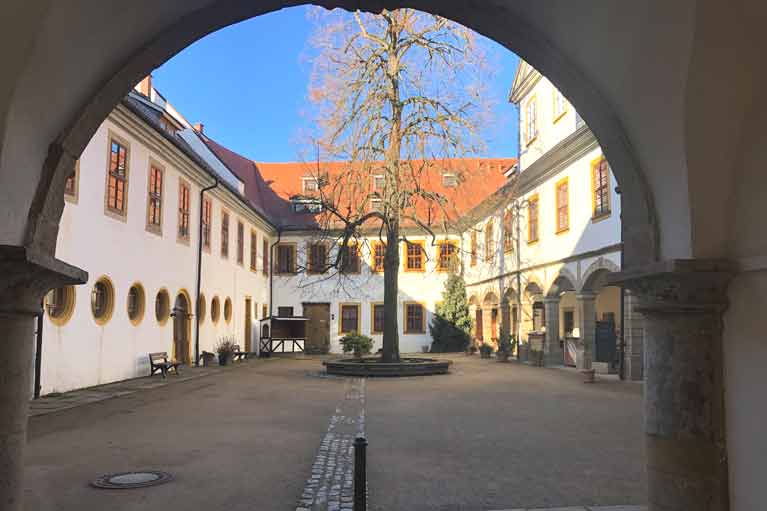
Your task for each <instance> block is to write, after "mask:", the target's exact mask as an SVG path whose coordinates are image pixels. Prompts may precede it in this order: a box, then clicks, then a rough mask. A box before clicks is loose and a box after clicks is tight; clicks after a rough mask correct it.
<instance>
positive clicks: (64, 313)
mask: <svg viewBox="0 0 767 511" xmlns="http://www.w3.org/2000/svg"><path fill="white" fill-rule="evenodd" d="M76 296H77V295H76V293H75V287H74V286H64V287H60V288H57V289H53V290H51V291H50V292H49V293H48V294H47V295H45V310H46V312H47V313H48V319H49V320H50V321H51V323H53V324H54V325H56V326H64V325H66V324H67V322H69V320H70V319H71V318H72V315H73V314H74V312H75V298H76Z"/></svg>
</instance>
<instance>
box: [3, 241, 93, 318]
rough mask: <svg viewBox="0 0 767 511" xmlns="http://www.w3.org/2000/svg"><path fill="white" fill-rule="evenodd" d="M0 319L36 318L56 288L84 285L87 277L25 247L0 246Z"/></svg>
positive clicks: (42, 253) (78, 270)
mask: <svg viewBox="0 0 767 511" xmlns="http://www.w3.org/2000/svg"><path fill="white" fill-rule="evenodd" d="M0 275H2V277H1V278H0V315H3V314H5V315H7V314H22V315H23V314H37V313H38V312H40V301H41V300H42V297H43V296H44V295H45V293H47V292H48V291H50V290H51V289H54V288H56V287H61V286H65V285H75V284H84V283H85V282H87V280H88V273H87V272H85V271H84V270H81V269H79V268H76V267H74V266H72V265H69V264H67V263H64V262H62V261H59V260H58V259H56V258H54V257H52V256H50V255H48V254H46V253H44V252H41V251H39V250H35V249H32V248H28V247H21V246H12V245H0Z"/></svg>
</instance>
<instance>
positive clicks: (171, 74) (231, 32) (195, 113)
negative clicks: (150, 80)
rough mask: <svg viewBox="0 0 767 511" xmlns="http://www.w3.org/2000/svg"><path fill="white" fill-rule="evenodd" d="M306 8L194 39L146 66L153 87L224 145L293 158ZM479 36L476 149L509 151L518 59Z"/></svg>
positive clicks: (303, 121) (302, 94)
mask: <svg viewBox="0 0 767 511" xmlns="http://www.w3.org/2000/svg"><path fill="white" fill-rule="evenodd" d="M306 9H307V7H294V8H290V9H284V10H282V11H278V12H274V13H271V14H267V15H264V16H259V17H257V18H253V19H251V20H248V21H244V22H242V23H238V24H237V25H233V26H230V27H227V28H225V29H222V30H219V31H218V32H215V33H213V34H211V35H209V36H207V37H205V38H203V39H201V40H200V41H198V42H196V43H195V44H193V45H192V46H190V47H188V48H187V49H185V50H184V51H183V52H181V53H179V54H178V55H176V56H175V57H174V58H172V59H171V60H169V61H168V62H166V63H165V64H164V65H163V66H162V67H160V68H159V69H157V70H156V71H155V72H154V74H153V76H154V84H155V87H157V89H158V90H159V91H160V92H161V93H162V94H163V95H164V96H165V97H166V98H167V99H168V100H169V101H170V102H171V103H173V104H174V105H175V106H176V108H177V109H178V110H179V111H180V112H181V113H183V114H184V116H186V118H187V119H189V121H190V122H192V123H194V122H202V123H203V124H205V132H206V134H208V135H209V136H211V137H212V138H213V139H215V140H217V141H218V142H220V143H222V144H224V145H225V146H227V147H229V148H231V149H232V150H234V151H237V152H239V153H240V154H243V155H245V156H247V157H249V158H251V159H254V160H257V161H291V160H296V159H299V157H300V154H301V147H300V143H299V140H300V133H301V132H302V131H305V129H306V128H307V127H308V119H307V116H306V111H307V104H308V103H307V100H306V95H307V88H308V84H309V74H310V71H311V64H310V63H309V62H308V61H307V59H306V55H307V54H308V53H309V51H310V47H309V45H308V39H309V36H310V35H311V33H312V30H313V28H314V25H313V21H311V20H310V19H309V18H308V16H307V11H306ZM484 42H485V44H486V48H487V52H488V54H489V61H490V62H491V63H492V64H493V65H494V67H495V68H496V76H495V77H494V80H493V83H492V84H489V85H490V86H489V89H490V93H491V94H492V99H491V100H492V102H493V103H494V104H495V105H496V106H495V117H496V123H495V126H492V127H488V129H487V132H486V144H487V154H484V155H481V156H492V157H509V156H516V154H517V122H516V112H515V108H514V106H513V105H511V104H509V103H508V102H507V101H506V98H507V95H508V92H509V88H510V87H511V82H512V80H513V78H514V72H515V70H516V67H517V63H518V62H519V59H518V57H517V56H516V55H514V54H513V53H511V52H510V51H508V50H507V49H506V48H503V47H501V46H499V45H498V44H496V43H494V42H492V41H489V40H487V39H485V40H484Z"/></svg>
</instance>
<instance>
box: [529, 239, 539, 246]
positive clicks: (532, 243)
mask: <svg viewBox="0 0 767 511" xmlns="http://www.w3.org/2000/svg"><path fill="white" fill-rule="evenodd" d="M538 241H540V240H538V239H534V240H527V244H528V245H536V244H537V243H538Z"/></svg>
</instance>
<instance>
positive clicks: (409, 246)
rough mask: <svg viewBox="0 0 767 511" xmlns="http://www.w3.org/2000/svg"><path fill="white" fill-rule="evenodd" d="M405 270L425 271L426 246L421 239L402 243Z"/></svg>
mask: <svg viewBox="0 0 767 511" xmlns="http://www.w3.org/2000/svg"><path fill="white" fill-rule="evenodd" d="M403 252H404V257H403V259H404V260H405V271H406V272H425V271H426V248H425V246H424V242H423V241H409V242H406V243H404V244H403Z"/></svg>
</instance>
